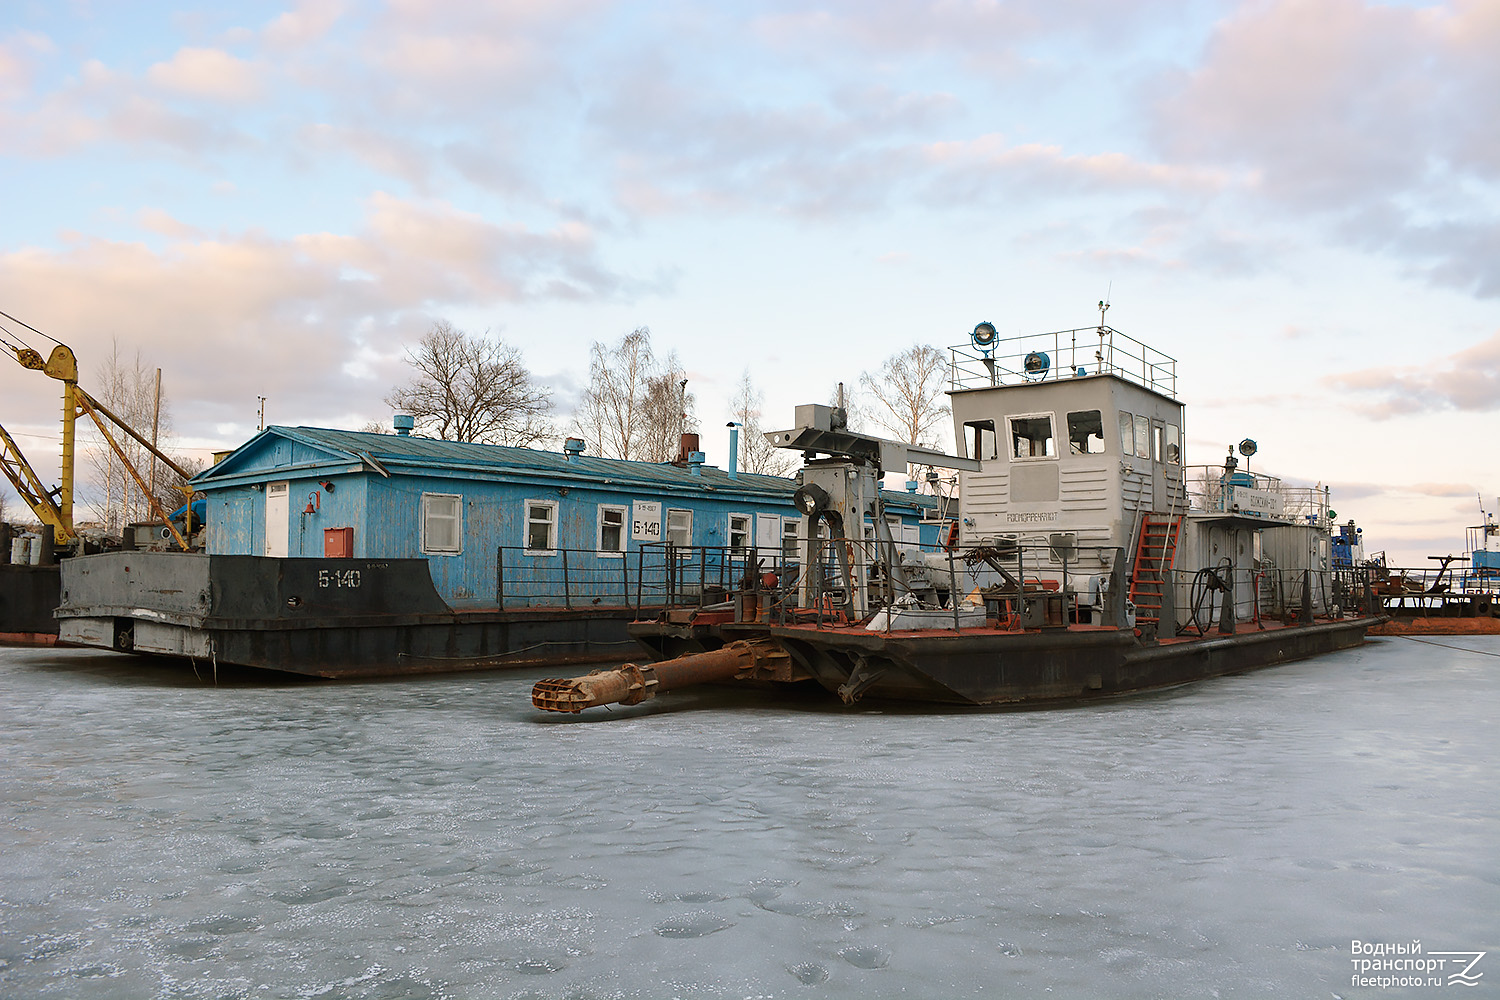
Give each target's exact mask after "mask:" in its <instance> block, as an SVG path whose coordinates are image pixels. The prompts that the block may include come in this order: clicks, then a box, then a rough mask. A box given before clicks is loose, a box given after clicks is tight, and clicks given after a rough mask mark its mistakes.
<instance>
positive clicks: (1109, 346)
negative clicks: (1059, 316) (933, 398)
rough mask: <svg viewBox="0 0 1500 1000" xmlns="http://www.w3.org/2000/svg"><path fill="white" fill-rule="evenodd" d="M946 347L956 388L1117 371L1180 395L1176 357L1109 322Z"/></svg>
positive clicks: (1120, 375)
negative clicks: (983, 345)
mask: <svg viewBox="0 0 1500 1000" xmlns="http://www.w3.org/2000/svg"><path fill="white" fill-rule="evenodd" d="M948 350H949V357H950V360H949V364H950V372H949V377H950V379H951V381H952V385H953V388H954V389H955V390H958V389H986V388H993V387H995V386H1002V385H1025V384H1027V383H1034V382H1044V381H1056V380H1058V379H1067V378H1078V377H1081V376H1085V375H1114V376H1116V377H1118V378H1122V379H1124V380H1125V381H1127V382H1134V383H1135V384H1136V385H1140V386H1144V387H1145V388H1147V389H1150V390H1152V391H1153V392H1159V393H1162V394H1164V395H1167V396H1171V397H1173V398H1175V397H1176V395H1177V360H1176V359H1175V358H1172V357H1170V356H1168V355H1166V354H1163V353H1162V352H1160V351H1158V350H1156V349H1155V348H1153V347H1149V346H1148V345H1146V344H1143V343H1141V342H1140V341H1139V340H1136V339H1135V338H1134V337H1130V336H1127V335H1126V334H1123V333H1121V332H1120V331H1118V330H1116V329H1114V328H1113V327H1109V326H1086V327H1078V328H1076V329H1072V330H1054V331H1052V332H1051V333H1029V334H1022V335H1020V336H1016V337H1004V338H999V339H997V340H996V341H995V343H994V344H993V346H992V349H991V350H990V351H988V352H986V351H983V350H981V349H979V348H978V347H975V346H974V345H973V344H972V343H968V344H958V345H955V346H953V347H950V348H949V349H948Z"/></svg>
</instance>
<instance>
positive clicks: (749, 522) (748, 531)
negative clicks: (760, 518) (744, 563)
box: [724, 514, 755, 556]
mask: <svg viewBox="0 0 1500 1000" xmlns="http://www.w3.org/2000/svg"><path fill="white" fill-rule="evenodd" d="M736 520H739V521H740V522H741V523H742V524H743V525H744V528H743V530H742V534H743V536H744V541H743V542H742V543H741V544H740V545H738V546H736V545H735V544H734V522H735V521H736ZM727 523H728V533H727V534H726V535H725V536H724V537H725V538H726V539H727V540H728V542H729V554H730V555H732V556H742V555H749V554H750V550H751V548H753V546H752V544H751V540H752V539H753V538H754V537H755V518H754V517H752V516H751V515H749V514H730V515H729V518H728V522H727Z"/></svg>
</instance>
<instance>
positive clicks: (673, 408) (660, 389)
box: [641, 351, 698, 462]
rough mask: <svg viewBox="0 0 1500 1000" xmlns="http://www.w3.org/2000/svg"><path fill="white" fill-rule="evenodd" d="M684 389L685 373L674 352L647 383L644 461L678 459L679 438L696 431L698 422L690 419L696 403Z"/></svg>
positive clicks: (686, 380) (694, 418)
mask: <svg viewBox="0 0 1500 1000" xmlns="http://www.w3.org/2000/svg"><path fill="white" fill-rule="evenodd" d="M687 385H688V379H687V372H685V371H683V369H682V365H680V364H679V363H678V362H677V353H676V352H675V351H674V352H672V353H671V354H668V355H667V357H666V359H665V360H664V361H662V362H661V364H660V365H658V366H657V371H656V373H655V374H654V375H651V376H650V377H649V378H647V379H646V400H645V402H646V406H645V414H646V424H645V427H644V428H643V429H644V431H645V440H644V445H645V451H644V454H643V455H642V456H641V457H642V458H643V459H644V460H645V461H647V462H669V461H671V460H672V459H673V458H675V457H676V456H677V451H678V446H679V444H680V443H681V441H682V435H684V434H687V433H690V432H692V431H693V430H695V429H696V428H697V426H698V419H697V417H695V416H694V415H693V409H694V405H695V402H696V401H695V399H694V397H693V394H692V393H690V392H688V391H687Z"/></svg>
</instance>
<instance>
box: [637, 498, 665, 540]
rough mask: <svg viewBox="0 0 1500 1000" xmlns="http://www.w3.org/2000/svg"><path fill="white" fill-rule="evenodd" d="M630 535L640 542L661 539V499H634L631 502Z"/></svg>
mask: <svg viewBox="0 0 1500 1000" xmlns="http://www.w3.org/2000/svg"><path fill="white" fill-rule="evenodd" d="M630 537H631V538H633V539H635V540H636V541H638V542H659V541H661V501H660V500H634V501H632V502H631V504H630Z"/></svg>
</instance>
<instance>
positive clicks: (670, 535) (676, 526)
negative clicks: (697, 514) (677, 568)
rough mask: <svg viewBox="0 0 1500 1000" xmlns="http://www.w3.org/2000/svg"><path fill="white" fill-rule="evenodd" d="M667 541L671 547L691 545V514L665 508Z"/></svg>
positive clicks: (688, 511)
mask: <svg viewBox="0 0 1500 1000" xmlns="http://www.w3.org/2000/svg"><path fill="white" fill-rule="evenodd" d="M667 541H669V542H671V543H672V544H673V545H677V546H683V545H691V544H693V512H692V511H690V510H675V509H673V508H671V507H668V508H667Z"/></svg>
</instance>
